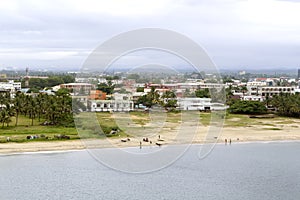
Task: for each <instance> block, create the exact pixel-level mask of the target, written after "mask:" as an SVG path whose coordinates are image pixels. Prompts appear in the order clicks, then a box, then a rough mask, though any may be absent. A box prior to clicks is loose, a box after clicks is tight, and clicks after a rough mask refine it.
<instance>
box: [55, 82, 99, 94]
mask: <svg viewBox="0 0 300 200" xmlns="http://www.w3.org/2000/svg"><path fill="white" fill-rule="evenodd" d="M94 87H95V86H94V85H92V84H89V83H66V84H61V85H60V88H66V89H69V90H70V91H71V92H72V93H80V92H82V93H83V94H89V93H90V91H91V90H92V89H94ZM76 95H77V94H76Z"/></svg>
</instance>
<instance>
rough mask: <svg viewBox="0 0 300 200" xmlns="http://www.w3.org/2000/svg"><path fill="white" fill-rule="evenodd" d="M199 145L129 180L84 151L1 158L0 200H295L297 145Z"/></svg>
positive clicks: (298, 192) (299, 175) (299, 163)
mask: <svg viewBox="0 0 300 200" xmlns="http://www.w3.org/2000/svg"><path fill="white" fill-rule="evenodd" d="M198 151H199V145H192V146H191V147H190V149H189V150H188V151H187V152H186V153H185V154H184V156H183V157H181V158H180V159H179V160H177V161H176V162H175V163H174V164H172V165H171V166H169V167H167V168H164V169H162V170H159V171H156V172H152V173H144V174H129V173H124V172H119V171H116V170H112V169H110V168H108V167H106V166H103V165H102V164H100V163H99V162H97V161H96V160H95V159H94V158H93V157H91V156H90V154H89V153H88V152H87V151H71V152H60V153H35V154H20V155H2V156H0V199H1V200H2V199H20V200H21V199H22V200H26V199H31V200H32V199H43V200H44V199H84V200H88V199H108V200H110V199H122V200H125V199H130V200H131V199H143V200H147V199H156V200H157V199H172V200H173V199H195V200H199V199H205V200H219V199H224V200H226V199H229V200H235V199H236V200H250V199H251V200H252V199H255V200H256V199H264V200H276V199H282V200H289V199H291V200H297V199H300V143H299V142H279V143H277V142H272V143H248V144H232V145H226V146H225V145H223V144H218V145H216V147H215V148H214V150H213V151H212V152H211V153H210V154H209V156H207V157H206V158H205V159H202V160H199V158H198V157H197V153H198Z"/></svg>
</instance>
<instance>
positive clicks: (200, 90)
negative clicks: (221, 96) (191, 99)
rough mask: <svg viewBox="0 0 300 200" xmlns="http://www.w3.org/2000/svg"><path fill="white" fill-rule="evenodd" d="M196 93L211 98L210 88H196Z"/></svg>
mask: <svg viewBox="0 0 300 200" xmlns="http://www.w3.org/2000/svg"><path fill="white" fill-rule="evenodd" d="M195 95H196V97H199V98H210V93H209V90H208V88H205V89H198V90H196V91H195Z"/></svg>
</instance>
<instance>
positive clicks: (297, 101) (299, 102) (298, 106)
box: [268, 93, 300, 118]
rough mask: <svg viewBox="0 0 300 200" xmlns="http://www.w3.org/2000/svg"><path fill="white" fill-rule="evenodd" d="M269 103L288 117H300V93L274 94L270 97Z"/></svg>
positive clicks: (279, 112) (280, 113)
mask: <svg viewBox="0 0 300 200" xmlns="http://www.w3.org/2000/svg"><path fill="white" fill-rule="evenodd" d="M268 105H271V106H272V107H273V108H274V109H275V111H276V112H277V113H278V114H279V115H281V116H286V117H297V118H300V94H299V93H297V94H284V93H281V94H279V95H276V96H273V97H272V98H269V99H268Z"/></svg>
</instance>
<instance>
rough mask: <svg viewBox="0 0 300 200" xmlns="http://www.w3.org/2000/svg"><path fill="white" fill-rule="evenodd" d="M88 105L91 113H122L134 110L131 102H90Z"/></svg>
mask: <svg viewBox="0 0 300 200" xmlns="http://www.w3.org/2000/svg"><path fill="white" fill-rule="evenodd" d="M89 105H90V110H91V111H92V112H106V111H109V112H111V111H114V112H122V111H133V109H134V103H133V101H131V100H91V101H89Z"/></svg>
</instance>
